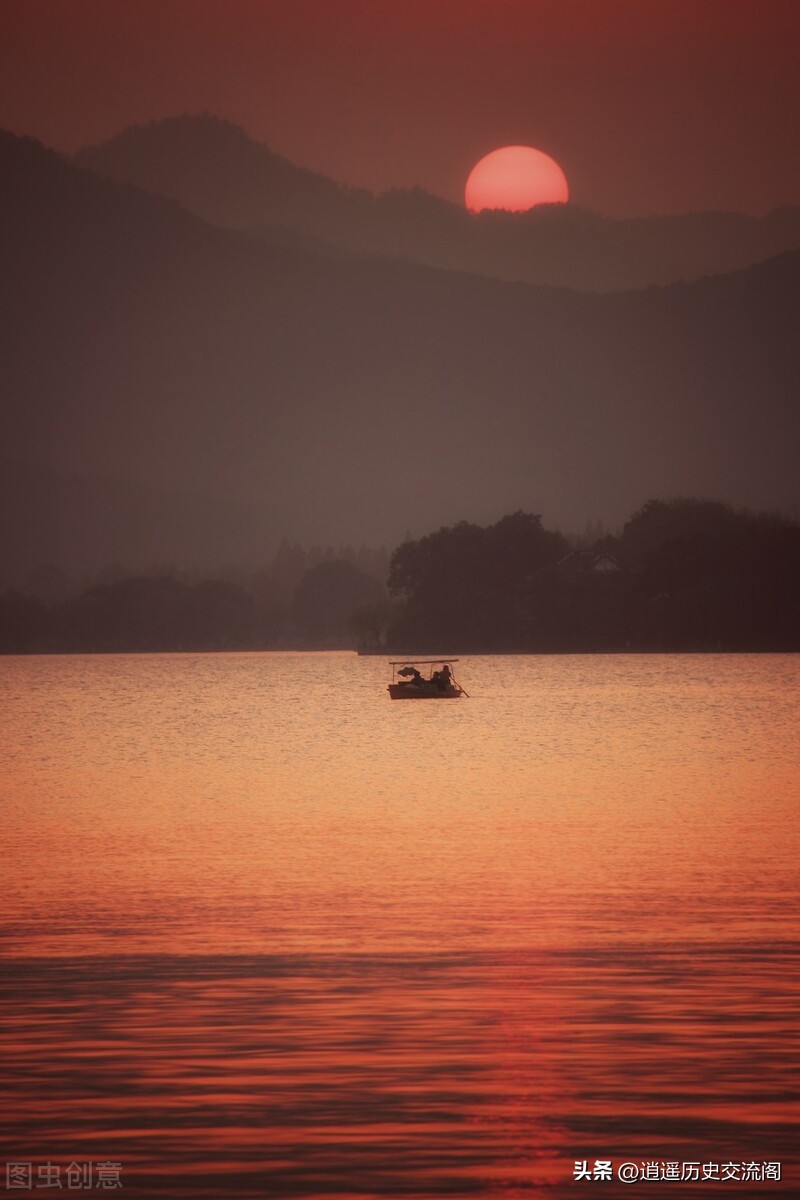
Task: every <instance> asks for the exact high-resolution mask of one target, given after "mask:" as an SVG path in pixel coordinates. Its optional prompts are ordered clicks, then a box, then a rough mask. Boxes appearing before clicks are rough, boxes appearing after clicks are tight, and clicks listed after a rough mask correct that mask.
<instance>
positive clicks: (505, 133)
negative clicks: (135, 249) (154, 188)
mask: <svg viewBox="0 0 800 1200" xmlns="http://www.w3.org/2000/svg"><path fill="white" fill-rule="evenodd" d="M799 33H800V5H798V4H797V3H796V0H702V3H701V2H699V0H380V2H376V0H292V2H291V3H286V0H113V3H111V2H109V0H69V3H66V2H65V0H3V4H2V13H0V125H2V126H5V127H7V128H10V129H12V130H14V131H15V132H25V133H31V134H33V135H35V136H37V137H39V138H41V139H43V140H44V141H46V142H48V143H49V144H51V145H55V146H56V147H58V148H61V149H67V150H70V149H74V148H76V147H78V146H79V145H81V144H83V143H85V142H88V141H97V140H100V139H103V138H106V137H109V136H111V135H113V134H114V133H116V132H117V131H118V130H119V129H120V128H122V127H123V126H125V125H126V124H130V123H132V122H140V121H144V120H148V119H151V118H154V117H159V116H165V115H170V114H174V113H177V112H181V111H189V112H194V111H199V110H203V109H208V110H211V111H214V112H217V113H219V114H220V115H223V116H227V117H229V118H230V119H232V120H234V121H237V122H239V123H241V124H243V125H244V126H245V127H246V128H247V129H248V130H249V131H250V132H251V133H252V134H253V135H254V136H256V137H257V138H259V139H260V140H264V141H267V142H268V143H269V144H270V145H271V146H272V147H273V148H274V149H276V150H279V151H280V152H282V153H284V154H286V155H287V156H288V157H290V158H292V159H293V160H294V161H296V162H298V163H301V164H304V165H308V166H312V167H315V168H316V169H318V170H321V171H323V172H325V173H326V174H329V175H332V176H333V177H335V178H337V179H341V180H344V181H347V182H351V183H358V184H364V185H367V186H369V187H372V188H375V189H382V188H386V187H389V186H397V185H400V186H412V185H414V184H419V185H422V186H423V187H425V188H427V189H429V190H431V191H434V192H437V193H439V194H441V195H444V196H447V197H449V198H451V199H453V200H460V199H461V197H462V195H463V188H464V181H465V179H466V176H467V174H468V172H469V169H470V168H471V166H472V165H473V164H474V163H475V162H476V161H477V159H478V158H480V157H481V156H482V155H483V154H485V153H487V152H488V151H489V150H492V149H494V148H495V147H497V146H501V145H507V144H510V143H523V144H529V145H533V146H536V147H538V148H540V149H542V150H544V151H546V152H547V153H549V154H551V155H553V156H554V157H555V158H556V159H557V161H558V162H559V163H561V164H562V165H563V167H564V169H565V171H566V174H567V177H568V179H569V183H570V191H571V195H572V199H573V202H575V203H576V204H579V205H581V206H584V207H589V208H593V209H595V210H597V211H600V212H605V213H612V214H623V213H626V214H637V213H651V212H676V211H687V210H699V209H709V208H724V209H734V210H739V211H750V212H760V211H764V210H766V209H769V208H771V207H774V206H776V205H778V204H781V203H787V202H793V203H800V156H798V155H797V153H796V147H797V142H798V113H800V94H799V92H800V88H799V87H798V82H797V77H798V72H797V70H796V52H797V45H798V34H799Z"/></svg>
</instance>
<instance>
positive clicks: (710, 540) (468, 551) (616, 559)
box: [388, 499, 800, 653]
mask: <svg viewBox="0 0 800 1200" xmlns="http://www.w3.org/2000/svg"><path fill="white" fill-rule="evenodd" d="M389 590H390V593H391V594H392V595H393V596H394V597H395V598H396V600H397V601H398V602H399V603H398V607H397V609H396V610H395V612H394V613H393V615H392V617H391V620H390V622H389V630H388V639H389V641H390V642H391V644H392V646H393V648H394V649H396V650H398V651H400V652H402V651H403V649H404V648H407V649H408V650H411V649H413V650H415V651H417V650H419V651H424V652H426V653H427V652H431V653H445V652H447V653H453V652H455V651H456V650H458V651H473V652H475V651H481V650H483V651H502V650H514V651H531V652H557V651H562V652H594V651H597V652H599V651H626V650H634V651H667V650H670V651H692V650H696V651H706V650H726V651H745V650H751V651H759V650H774V651H789V650H800V525H798V523H797V522H796V521H793V520H791V519H789V518H787V517H784V516H781V515H778V514H769V513H767V514H764V513H751V512H748V511H746V510H735V509H733V508H731V507H730V506H728V505H726V504H723V503H719V502H716V501H706V500H696V499H678V500H651V501H649V502H648V503H647V504H645V505H644V507H643V508H641V509H640V510H639V511H638V512H636V513H635V514H634V515H633V516H632V517H631V518H630V520H629V521H627V523H626V524H625V526H624V527H623V529H622V531H621V533H620V534H619V535H616V536H604V537H601V538H599V539H597V540H596V541H595V542H594V544H591V545H584V546H583V547H582V548H577V549H576V548H575V545H574V544H571V543H570V542H569V541H568V540H567V539H566V538H564V537H563V536H562V535H561V534H560V533H557V532H554V531H550V530H547V529H545V528H544V527H543V526H542V523H541V519H540V517H538V516H534V515H532V514H528V513H523V512H517V513H514V514H512V515H510V516H506V517H503V518H502V520H500V521H498V522H497V523H496V524H494V525H490V526H488V527H486V528H481V527H479V526H477V525H471V524H468V523H466V522H462V523H460V524H458V525H455V526H453V527H451V528H445V529H440V530H438V532H436V533H432V534H429V535H428V536H427V537H424V538H421V539H419V540H418V541H409V542H406V543H405V544H404V545H402V546H400V547H398V549H397V550H396V551H395V553H394V555H393V557H392V561H391V567H390V573H389Z"/></svg>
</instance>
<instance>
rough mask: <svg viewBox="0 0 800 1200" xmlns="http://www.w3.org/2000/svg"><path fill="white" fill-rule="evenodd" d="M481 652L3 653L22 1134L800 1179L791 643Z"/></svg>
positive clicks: (128, 1187) (319, 1169) (505, 1184)
mask: <svg viewBox="0 0 800 1200" xmlns="http://www.w3.org/2000/svg"><path fill="white" fill-rule="evenodd" d="M460 678H461V681H462V682H463V683H464V684H465V686H466V687H467V689H468V690H469V692H470V693H471V696H470V698H469V699H464V700H461V701H450V702H441V703H437V702H427V703H425V702H419V703H416V704H412V703H408V704H398V703H392V702H391V701H389V700H388V698H387V697H386V693H385V690H384V688H385V664H384V662H383V661H382V660H379V659H369V658H367V659H358V658H356V657H355V656H354V655H348V654H303V655H300V654H263V655H262V654H252V655H174V656H171V655H154V656H122V655H120V656H106V657H93V656H87V657H53V658H46V657H42V658H6V659H2V660H0V713H1V714H2V715H1V717H0V719H1V720H2V726H3V729H2V739H3V740H2V754H1V762H0V790H1V792H2V832H3V837H4V854H3V869H2V876H1V877H0V900H1V901H2V916H3V943H2V945H3V955H4V962H3V964H2V966H3V973H2V981H1V982H0V994H1V995H2V1024H1V1025H0V1055H2V1059H1V1061H2V1063H3V1068H2V1084H1V1085H0V1095H1V1096H2V1106H1V1107H2V1114H3V1115H2V1116H0V1129H1V1130H2V1137H3V1143H4V1149H5V1150H6V1153H5V1154H4V1156H3V1159H4V1160H5V1159H14V1160H17V1161H31V1162H32V1163H33V1164H34V1170H35V1169H36V1166H37V1165H38V1164H41V1163H44V1162H46V1161H47V1160H49V1161H50V1162H52V1163H56V1164H62V1165H63V1166H62V1169H63V1167H65V1166H66V1164H68V1163H70V1162H73V1161H78V1162H81V1161H84V1162H85V1161H94V1162H97V1161H99V1160H113V1161H116V1162H119V1163H121V1164H122V1170H121V1179H122V1182H123V1185H124V1189H123V1191H122V1193H121V1194H123V1195H128V1196H132V1197H133V1196H136V1197H143V1198H146V1197H150V1196H153V1197H159V1196H165V1197H186V1198H190V1197H198V1198H211V1197H227V1196H240V1197H305V1198H309V1200H310V1198H312V1197H353V1198H355V1197H358V1198H364V1200H366V1198H368V1197H384V1196H386V1197H415V1198H419V1200H424V1198H428V1197H430V1198H433V1197H440V1196H445V1195H447V1196H455V1197H460V1196H463V1197H472V1196H476V1197H481V1198H482V1200H497V1198H499V1197H512V1198H513V1197H543V1198H544V1197H550V1198H553V1200H564V1198H566V1197H573V1196H580V1195H586V1194H587V1193H591V1194H592V1195H594V1194H596V1193H599V1194H600V1195H606V1196H618V1195H620V1194H625V1195H630V1196H632V1197H639V1198H640V1200H644V1198H647V1197H651V1196H664V1195H665V1194H666V1195H674V1196H676V1197H678V1198H680V1200H693V1198H694V1197H708V1196H711V1195H714V1194H716V1193H722V1194H724V1195H729V1194H730V1195H731V1196H738V1197H740V1198H743V1197H748V1198H749V1197H755V1196H764V1197H767V1196H771V1197H776V1198H777V1197H781V1198H782V1200H785V1198H786V1197H789V1196H798V1195H800V1170H799V1169H798V1150H797V1143H798V1136H797V1118H798V1114H800V1105H799V1104H798V1079H799V1078H800V1073H799V1072H800V1045H799V1044H798V1043H799V1042H800V1037H799V1036H798V1016H797V1014H798V1005H799V1002H800V953H799V950H798V911H800V908H799V907H798V899H799V898H800V897H799V896H798V892H799V891H800V889H799V888H798V865H797V864H798V849H799V848H800V847H798V842H799V841H800V837H799V836H798V821H797V811H798V790H799V789H798V784H799V783H800V738H799V737H798V703H797V697H798V684H800V660H798V658H797V657H791V656H738V657H735V656H724V655H706V656H663V657H661V656H656V657H649V656H624V657H608V656H600V657H592V656H585V657H584V656H577V657H561V656H554V657H544V658H539V657H507V658H506V657H494V658H472V659H469V660H465V661H463V662H462V663H461V664H460ZM582 1159H586V1160H587V1161H588V1163H589V1166H590V1167H591V1166H593V1163H594V1161H595V1160H596V1159H600V1160H603V1159H606V1160H607V1159H611V1160H612V1161H613V1162H614V1163H615V1164H618V1163H621V1162H623V1161H633V1162H635V1163H638V1164H641V1163H644V1162H652V1161H680V1162H684V1161H685V1162H689V1161H696V1162H699V1163H707V1162H713V1163H719V1164H724V1163H730V1162H733V1163H742V1162H753V1161H755V1162H758V1163H762V1162H776V1161H780V1162H781V1163H782V1164H783V1166H782V1180H781V1181H780V1182H769V1181H768V1182H764V1183H752V1182H751V1183H747V1182H733V1181H731V1182H727V1183H722V1182H721V1181H720V1182H706V1183H705V1184H703V1183H698V1184H692V1183H691V1182H683V1183H681V1182H673V1183H670V1182H667V1181H662V1182H654V1183H649V1182H639V1183H637V1184H636V1185H635V1186H634V1187H633V1188H632V1189H631V1188H626V1187H625V1185H623V1184H621V1183H619V1182H616V1181H615V1182H613V1183H600V1182H597V1183H588V1184H587V1183H585V1182H583V1183H579V1182H575V1181H573V1178H572V1176H573V1168H574V1164H575V1161H576V1160H582ZM0 1170H2V1164H1V1163H0ZM38 1194H42V1192H41V1191H39V1192H38ZM51 1194H52V1193H51Z"/></svg>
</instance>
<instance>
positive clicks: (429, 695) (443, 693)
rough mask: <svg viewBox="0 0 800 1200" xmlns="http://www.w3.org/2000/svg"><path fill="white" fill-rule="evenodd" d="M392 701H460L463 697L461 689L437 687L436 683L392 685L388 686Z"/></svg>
mask: <svg viewBox="0 0 800 1200" xmlns="http://www.w3.org/2000/svg"><path fill="white" fill-rule="evenodd" d="M387 687H388V690H389V695H390V696H391V698H392V700H458V698H459V697H460V696H461V695H463V693H462V691H461V688H460V687H457V686H456V687H452V686H450V687H446V688H440V687H437V686H436V684H435V683H430V684H428V683H424V684H422V685H421V686H420V684H418V683H390V684H388V685H387Z"/></svg>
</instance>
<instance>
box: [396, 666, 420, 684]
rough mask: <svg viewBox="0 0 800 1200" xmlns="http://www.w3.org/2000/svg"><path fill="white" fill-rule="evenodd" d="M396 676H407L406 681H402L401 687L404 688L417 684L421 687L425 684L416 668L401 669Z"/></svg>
mask: <svg viewBox="0 0 800 1200" xmlns="http://www.w3.org/2000/svg"><path fill="white" fill-rule="evenodd" d="M397 674H398V675H407V676H408V678H407V679H403V680H402V683H403V685H404V686H406V687H408V686H410V685H411V684H418V685H419V686H420V687H421V686H422V684H423V683H424V682H425V680H424V679H423V678H422V676H421V675H420V673H419V671H418V670H417V668H416V667H403V669H402V671H398V672H397Z"/></svg>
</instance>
